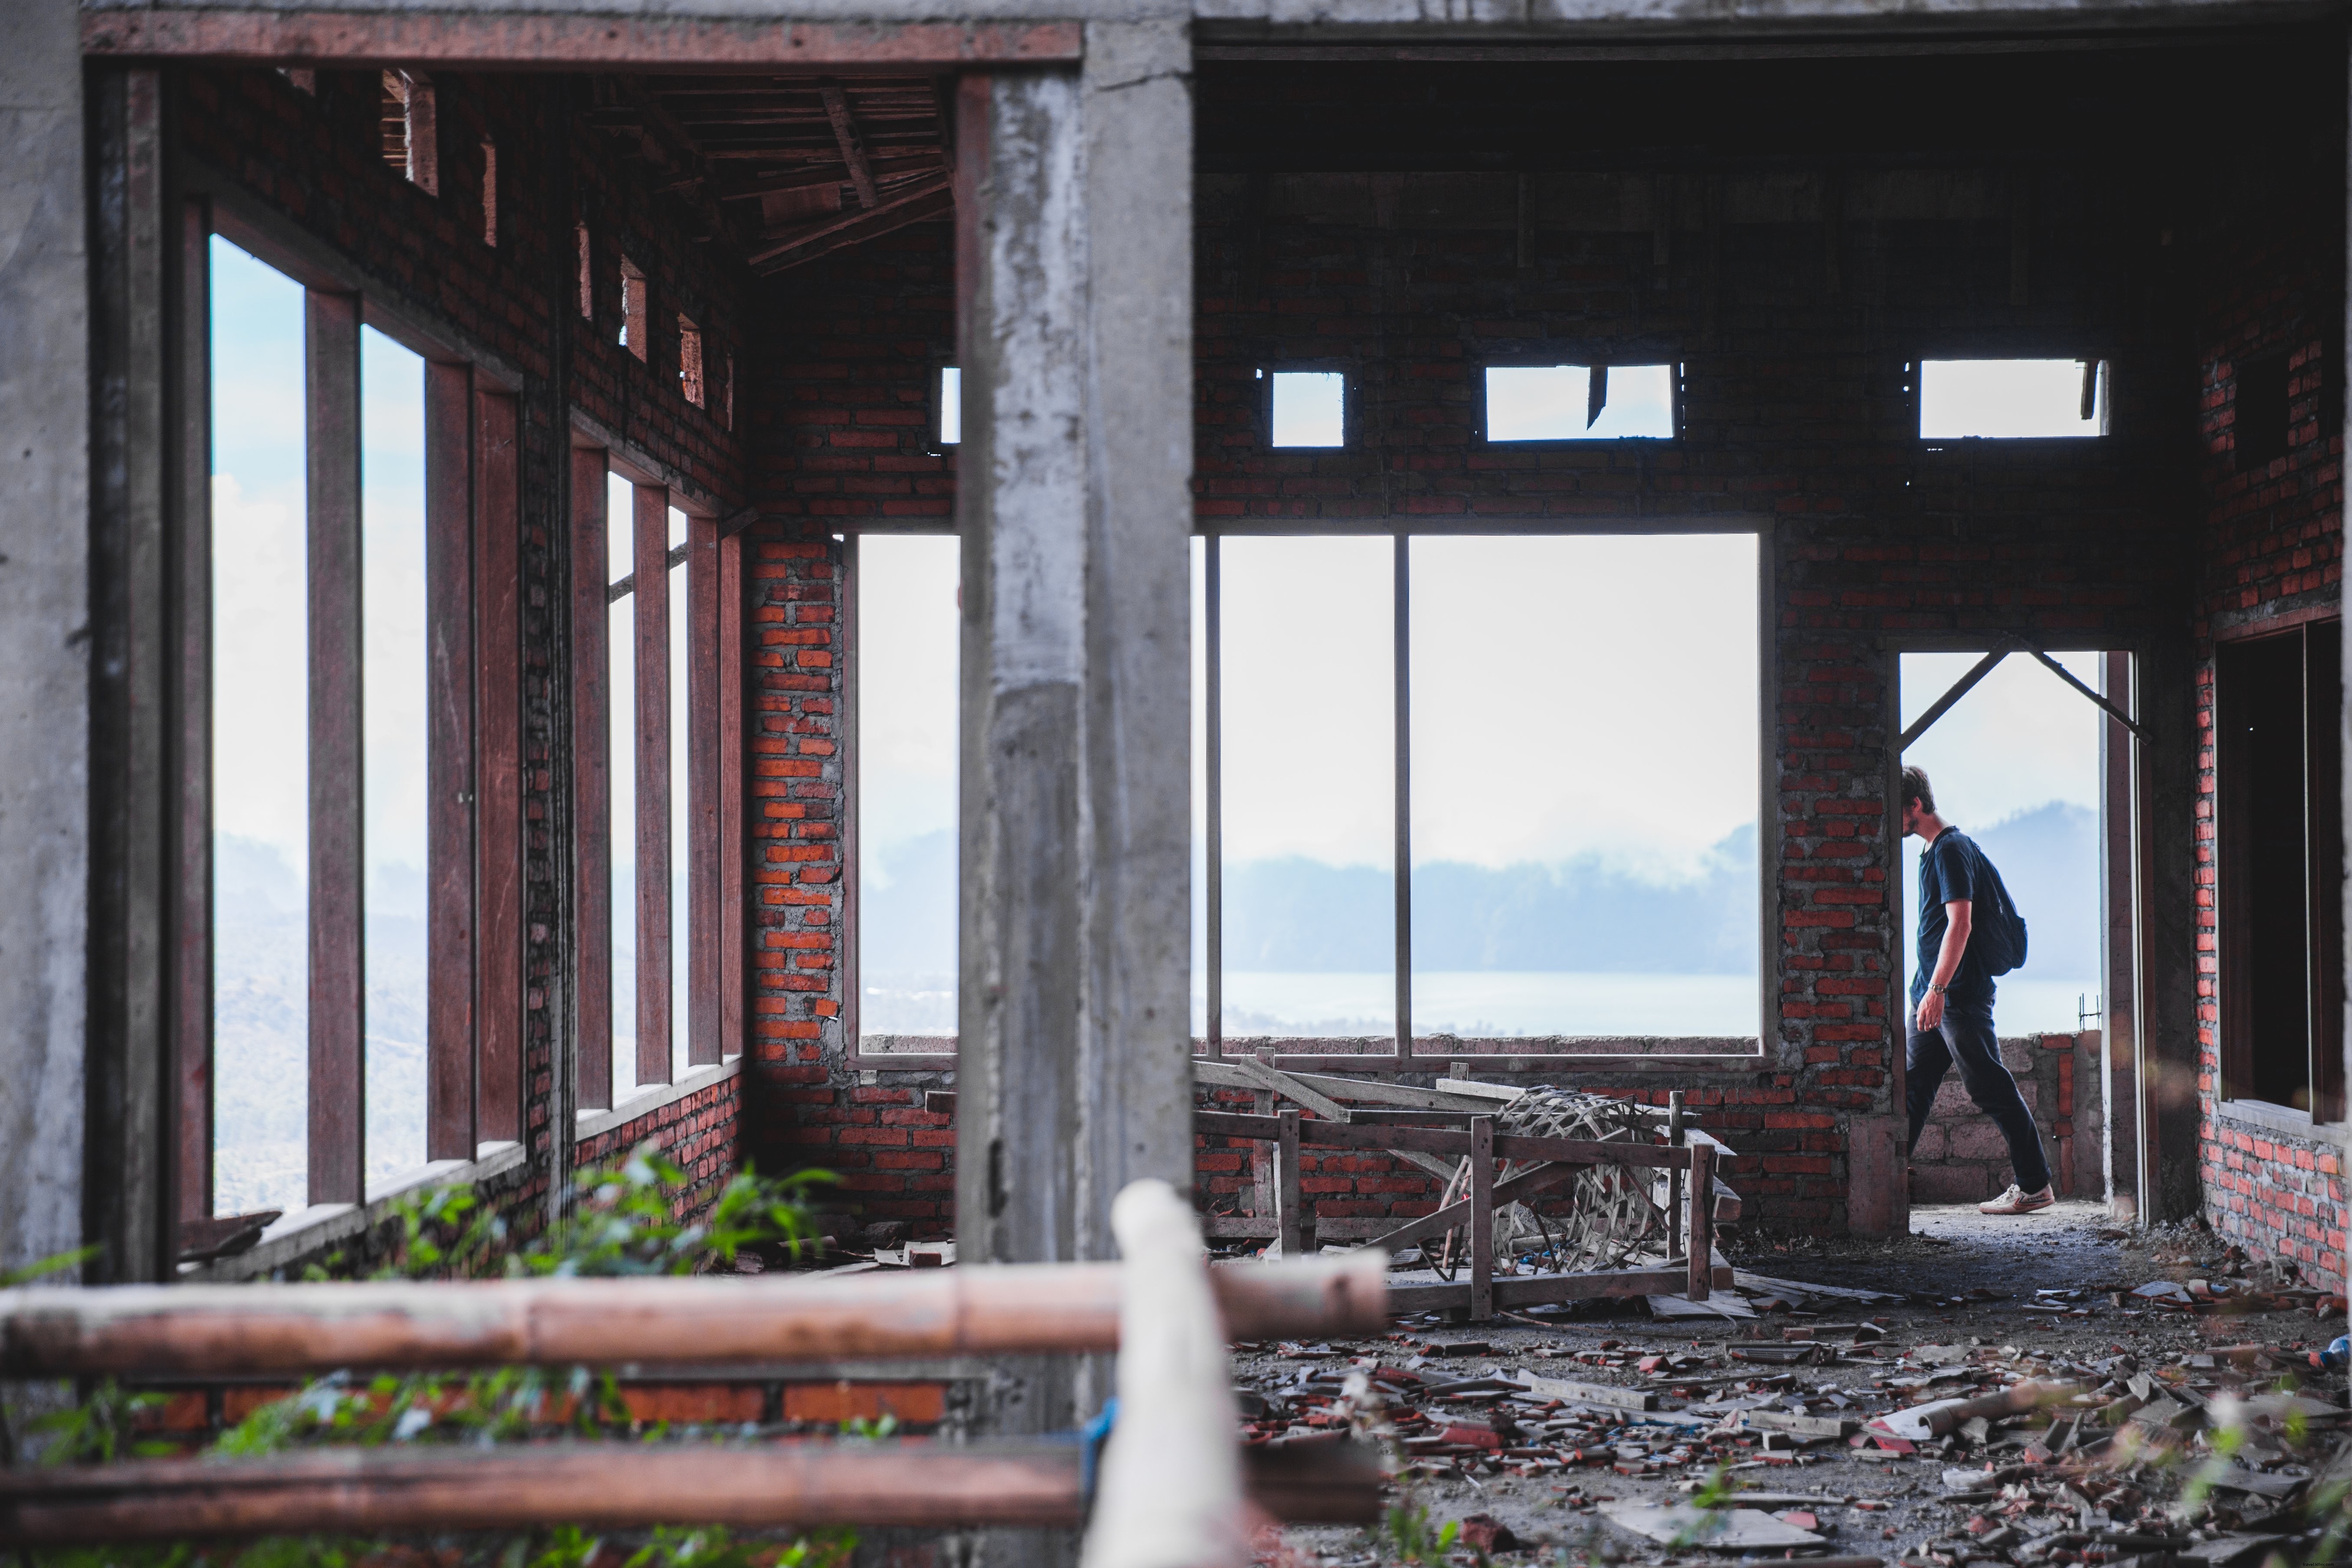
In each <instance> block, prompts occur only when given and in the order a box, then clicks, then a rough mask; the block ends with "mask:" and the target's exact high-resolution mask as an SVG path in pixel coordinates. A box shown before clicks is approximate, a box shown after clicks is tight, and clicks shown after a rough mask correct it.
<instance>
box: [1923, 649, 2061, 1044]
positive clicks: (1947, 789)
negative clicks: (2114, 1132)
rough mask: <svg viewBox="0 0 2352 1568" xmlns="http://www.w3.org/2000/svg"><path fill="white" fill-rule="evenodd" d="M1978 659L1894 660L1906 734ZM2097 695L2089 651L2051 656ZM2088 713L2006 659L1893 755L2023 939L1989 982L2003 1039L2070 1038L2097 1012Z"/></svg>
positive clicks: (2021, 657)
mask: <svg viewBox="0 0 2352 1568" xmlns="http://www.w3.org/2000/svg"><path fill="white" fill-rule="evenodd" d="M1982 657H1983V656H1982V655H1981V654H1974V653H1906V654H1905V655H1904V656H1903V677H1902V679H1903V722H1904V725H1905V727H1906V728H1907V727H1909V725H1910V724H1911V722H1912V721H1914V720H1916V719H1917V718H1918V717H1919V715H1920V714H1922V713H1924V712H1926V711H1927V709H1928V707H1929V706H1930V705H1931V704H1933V703H1934V702H1935V700H1937V698H1939V697H1941V696H1943V694H1944V693H1945V692H1946V691H1948V690H1949V689H1951V686H1952V683H1953V682H1954V681H1956V680H1958V679H1959V678H1960V677H1961V676H1963V675H1965V674H1967V673H1968V671H1969V666H1971V665H1973V664H1975V663H1976V662H1977V660H1978V659H1979V658H1982ZM2053 657H2054V658H2056V659H2057V660H2058V662H2059V663H2061V664H2063V665H2064V666H2065V667H2066V668H2068V669H2069V670H2071V671H2072V672H2073V673H2074V677H2075V679H2079V680H2081V681H2082V682H2083V683H2084V685H2086V686H2088V687H2089V688H2090V689H2092V690H2094V691H2096V690H2098V689H2099V682H2100V674H2101V668H2100V667H2101V665H2102V663H2103V662H2104V661H2103V660H2102V659H2101V658H2099V656H2098V655H2096V654H2095V653H2063V654H2057V655H2053ZM2101 721H2102V716H2101V714H2100V712H2099V710H2097V709H2096V708H2095V707H2093V706H2092V705H2091V704H2090V703H2089V702H2087V701H2085V700H2084V698H2083V695H2082V693H2080V692H2078V691H2075V690H2074V689H2071V688H2069V687H2068V686H2067V685H2066V683H2065V682H2064V681H2062V680H2060V679H2058V678H2057V677H2056V676H2054V675H2053V674H2051V673H2050V671H2049V670H2047V669H2045V668H2042V664H2041V662H2040V661H2039V660H2038V659H2035V658H2032V657H2031V656H2029V655H2025V654H2011V656H2010V657H2009V658H2005V659H2003V660H2001V661H2000V663H1999V664H1997V665H1995V666H1994V667H1993V670H1992V673H1991V674H1990V675H1988V676H1986V677H1985V678H1984V679H1982V680H1980V681H1979V682H1978V683H1977V684H1976V686H1975V688H1974V689H1971V690H1970V691H1969V694H1968V695H1967V696H1966V697H1963V698H1961V699H1960V700H1959V701H1958V702H1957V703H1955V704H1953V706H1952V708H1951V710H1949V711H1948V712H1947V713H1946V714H1945V715H1944V716H1943V717H1942V718H1940V719H1938V720H1937V721H1936V722H1935V723H1934V724H1932V725H1930V726H1929V727H1928V730H1927V733H1926V734H1924V735H1922V736H1920V737H1919V738H1918V740H1916V741H1915V742H1912V744H1911V749H1910V750H1909V751H1907V752H1904V753H1903V761H1904V762H1905V763H1906V764H1909V765H1912V766H1916V767H1919V768H1924V769H1926V770H1927V781H1928V784H1929V786H1930V787H1931V788H1933V789H1934V791H1935V794H1936V811H1937V816H1941V817H1942V818H1943V819H1944V821H1945V822H1947V823H1948V824H1949V825H1950V826H1954V827H1957V828H1959V829H1960V830H1961V831H1963V832H1965V833H1966V834H1967V835H1968V836H1969V837H1971V838H1973V839H1975V840H1976V841H1977V844H1978V846H1979V847H1980V848H1982V849H1983V850H1984V852H1985V855H1986V858H1989V859H1990V860H1991V861H1992V863H1993V865H1994V866H1995V867H1996V868H1999V870H2000V879H2001V884H2002V886H2004V887H2006V888H2007V889H2009V894H2010V897H2011V899H2013V900H2016V903H2017V910H2018V913H2020V914H2021V915H2023V916H2024V917H2025V923H2026V927H2027V931H2028V934H2029V936H2030V937H2031V939H2032V940H2031V941H2030V942H2028V943H2027V948H2026V962H2025V964H2024V966H2023V967H2022V968H2020V969H2018V970H2016V971H2014V972H2012V973H2008V974H2004V975H2002V976H2001V977H2000V979H1999V980H1997V981H1995V982H1994V991H1995V996H1994V1001H1993V1017H1994V1021H1995V1023H1996V1024H1997V1025H1998V1026H2000V1032H2001V1033H2002V1034H2004V1035H2021V1034H2027V1033H2035V1032H2042V1031H2049V1032H2058V1031H2063V1032H2065V1033H2067V1034H2072V1033H2074V1030H2075V1028H2076V1026H2077V1023H2076V1019H2077V1008H2078V1007H2097V1006H2098V1005H2099V994H2100V988H2101V985H2102V984H2103V982H2102V981H2101V979H2100V971H2101V963H2100V958H2101V953H2102V952H2103V951H2104V949H2103V947H2102V944H2101V941H2100V935H2099V725H2100V723H2101ZM1919 847H1920V846H1919V841H1918V840H1917V839H1916V838H1906V839H1905V840H1904V841H1903V848H1902V859H1903V952H1902V954H1901V957H1900V960H1899V962H1900V963H1901V964H1902V969H1903V979H1904V983H1905V984H1906V985H1908V984H1909V983H1910V979H1911V973H1912V971H1913V969H1914V968H1915V967H1916V963H1917V957H1916V955H1917V953H1918V950H1919Z"/></svg>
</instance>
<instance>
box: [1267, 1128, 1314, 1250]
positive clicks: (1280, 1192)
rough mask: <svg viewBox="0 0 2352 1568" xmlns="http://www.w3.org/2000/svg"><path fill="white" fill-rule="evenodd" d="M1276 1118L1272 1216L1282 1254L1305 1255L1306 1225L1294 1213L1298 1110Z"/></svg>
mask: <svg viewBox="0 0 2352 1568" xmlns="http://www.w3.org/2000/svg"><path fill="white" fill-rule="evenodd" d="M1276 1121H1278V1122H1280V1123H1281V1138H1280V1141H1279V1142H1276V1145H1275V1155H1274V1171H1275V1199H1274V1213H1275V1218H1276V1221H1277V1222H1279V1226H1280V1237H1281V1242H1282V1255H1283V1256H1284V1257H1285V1258H1302V1257H1304V1256H1306V1247H1307V1227H1306V1226H1305V1225H1303V1224H1302V1223H1301V1218H1300V1215H1299V1212H1298V1211H1299V1205H1300V1201H1301V1199H1300V1192H1299V1183H1298V1178H1299V1171H1298V1112H1297V1111H1296V1110H1285V1111H1283V1112H1281V1113H1280V1114H1279V1115H1278V1116H1277V1117H1276Z"/></svg>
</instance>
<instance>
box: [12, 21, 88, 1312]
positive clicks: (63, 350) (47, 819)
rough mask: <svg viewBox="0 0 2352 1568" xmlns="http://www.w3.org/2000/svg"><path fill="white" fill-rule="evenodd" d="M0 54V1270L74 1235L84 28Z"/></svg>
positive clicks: (80, 926) (83, 883)
mask: <svg viewBox="0 0 2352 1568" xmlns="http://www.w3.org/2000/svg"><path fill="white" fill-rule="evenodd" d="M8 36H9V47H7V48H6V49H5V50H0V147H6V148H7V149H9V152H10V157H9V159H8V162H7V164H6V166H5V173H0V672H5V680H0V868H5V887H6V889H7V892H6V896H5V898H0V1041H5V1045H0V1064H5V1070H0V1268H11V1267H15V1266H18V1265H22V1264H24V1263H26V1262H30V1261H33V1260H35V1259H38V1258H47V1257H49V1256H51V1255H53V1254H56V1253H59V1252H63V1251H66V1250H68V1249H69V1248H71V1247H76V1246H78V1245H79V1243H80V1241H81V1237H82V1213H81V1210H82V1125H83V1106H82V1095H83V1062H82V1046H83V1031H84V1020H85V1015H86V1005H85V992H84V973H83V971H84V963H85V958H86V943H87V940H88V929H87V928H88V923H89V922H88V918H87V915H88V904H89V652H88V649H89V280H88V279H89V274H88V268H87V266H86V239H85V234H86V230H85V227H84V218H83V210H84V185H83V178H82V168H83V146H82V140H83V127H82V72H81V46H80V37H81V35H80V17H79V12H78V10H77V8H76V6H75V5H74V4H73V0H15V3H14V4H13V5H11V6H10V8H9V27H8Z"/></svg>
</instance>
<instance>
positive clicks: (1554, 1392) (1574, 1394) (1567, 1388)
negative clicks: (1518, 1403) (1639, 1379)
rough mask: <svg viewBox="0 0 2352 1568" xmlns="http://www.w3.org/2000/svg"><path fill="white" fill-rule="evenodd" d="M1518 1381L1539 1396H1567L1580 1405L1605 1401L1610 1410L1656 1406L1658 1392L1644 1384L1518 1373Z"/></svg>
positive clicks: (1647, 1408)
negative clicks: (1629, 1385)
mask: <svg viewBox="0 0 2352 1568" xmlns="http://www.w3.org/2000/svg"><path fill="white" fill-rule="evenodd" d="M1517 1377H1518V1381H1519V1384H1520V1385H1521V1386H1522V1387H1524V1388H1525V1389H1526V1390H1527V1391H1528V1393H1529V1394H1534V1395H1536V1396H1537V1397H1538V1398H1540V1399H1568V1400H1573V1401H1575V1402H1576V1403H1577V1404H1579V1405H1608V1406H1609V1407H1610V1408H1612V1409H1613V1410H1655V1409H1656V1408H1657V1407H1658V1396H1657V1395H1656V1394H1654V1393H1652V1392H1651V1391H1650V1390H1648V1389H1646V1388H1619V1387H1617V1386H1616V1385H1615V1384H1607V1383H1579V1382H1576V1381H1574V1380H1573V1379H1570V1378H1564V1377H1538V1376H1537V1375H1536V1374H1535V1373H1531V1372H1522V1373H1518V1374H1517Z"/></svg>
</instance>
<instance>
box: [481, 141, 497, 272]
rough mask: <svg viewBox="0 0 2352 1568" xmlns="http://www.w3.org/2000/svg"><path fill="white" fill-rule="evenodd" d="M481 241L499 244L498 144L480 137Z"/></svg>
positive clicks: (495, 245) (491, 246) (493, 247)
mask: <svg viewBox="0 0 2352 1568" xmlns="http://www.w3.org/2000/svg"><path fill="white" fill-rule="evenodd" d="M482 243H483V244H484V245H487V246H488V247H490V248H491V249H493V250H496V249H497V248H498V246H499V144H498V142H496V141H494V140H492V139H491V138H490V137H488V136H485V137H483V138H482Z"/></svg>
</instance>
